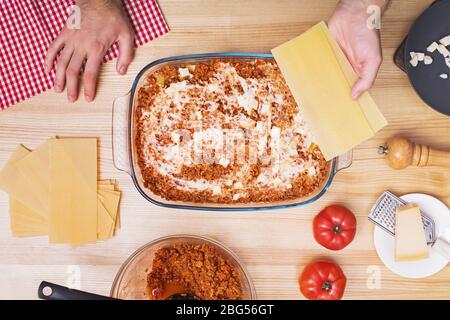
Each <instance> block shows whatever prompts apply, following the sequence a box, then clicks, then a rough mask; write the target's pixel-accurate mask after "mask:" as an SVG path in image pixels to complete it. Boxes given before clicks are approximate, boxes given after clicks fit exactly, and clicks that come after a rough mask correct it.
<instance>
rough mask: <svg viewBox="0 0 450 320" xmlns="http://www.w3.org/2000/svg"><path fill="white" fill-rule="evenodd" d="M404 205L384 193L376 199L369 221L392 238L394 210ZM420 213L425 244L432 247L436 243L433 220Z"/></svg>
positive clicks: (393, 232)
mask: <svg viewBox="0 0 450 320" xmlns="http://www.w3.org/2000/svg"><path fill="white" fill-rule="evenodd" d="M406 204H407V203H406V202H405V201H403V200H402V199H400V198H399V197H397V196H395V195H394V194H392V193H391V192H389V191H385V192H383V194H382V195H381V196H380V198H378V200H377V202H376V203H375V205H374V206H373V207H372V210H370V213H369V220H370V221H372V222H373V223H374V224H376V225H377V226H379V227H380V228H382V229H383V230H384V231H386V232H388V233H390V234H391V235H393V236H394V235H395V212H396V209H397V208H398V207H400V206H404V205H406ZM420 213H421V215H422V222H423V228H424V230H425V238H426V240H427V243H428V244H431V245H433V244H434V243H435V242H436V233H435V226H434V220H433V219H432V218H430V217H429V216H427V215H426V214H424V213H423V212H422V211H421V212H420Z"/></svg>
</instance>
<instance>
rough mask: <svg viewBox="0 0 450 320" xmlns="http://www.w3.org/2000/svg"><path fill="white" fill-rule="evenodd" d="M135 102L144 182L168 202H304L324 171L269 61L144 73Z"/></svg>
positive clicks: (298, 113)
mask: <svg viewBox="0 0 450 320" xmlns="http://www.w3.org/2000/svg"><path fill="white" fill-rule="evenodd" d="M136 103H137V105H136V115H135V119H136V123H135V126H136V135H135V144H136V150H137V157H138V165H139V167H140V171H141V174H142V178H143V181H144V185H145V187H146V188H148V189H150V190H151V191H152V192H153V193H154V194H156V195H159V196H161V197H163V198H165V199H167V200H171V201H183V202H197V203H250V202H275V201H283V200H290V199H295V198H301V197H305V196H308V195H309V194H311V193H313V192H314V191H315V190H316V189H318V188H319V187H320V186H321V185H322V183H323V181H324V180H325V179H326V177H327V172H328V170H329V167H328V163H327V162H326V161H325V159H324V157H323V155H322V153H321V151H320V149H319V148H318V146H317V145H316V144H315V143H314V138H313V135H312V133H311V132H310V131H309V130H308V128H307V125H306V123H305V121H304V120H303V118H302V116H301V110H300V107H299V106H298V105H297V104H296V102H295V100H294V99H293V97H292V95H291V93H290V91H289V89H288V87H287V85H286V83H285V81H284V79H283V77H282V75H281V72H280V70H279V68H278V66H277V64H276V63H275V62H273V61H266V60H256V61H252V62H242V61H228V60H214V61H210V62H205V63H199V64H195V65H167V66H164V67H162V68H161V69H159V70H158V71H156V72H154V73H152V74H150V75H149V76H148V77H147V79H146V81H145V84H144V85H143V86H142V87H140V89H139V91H138V96H137V102H136Z"/></svg>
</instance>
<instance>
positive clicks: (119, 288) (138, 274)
mask: <svg viewBox="0 0 450 320" xmlns="http://www.w3.org/2000/svg"><path fill="white" fill-rule="evenodd" d="M180 242H183V243H191V244H203V243H205V242H206V243H207V244H209V245H210V246H212V247H214V248H216V249H217V250H218V252H220V253H221V254H223V255H224V257H225V258H226V259H228V260H229V261H231V262H232V263H234V265H235V266H236V268H237V270H238V272H239V277H240V283H241V286H242V292H243V294H242V296H243V300H256V291H255V288H254V286H253V282H252V280H251V278H250V276H249V274H248V272H247V270H246V269H245V267H244V265H243V264H242V263H241V262H240V261H239V259H238V257H237V256H236V255H235V254H234V253H233V252H232V251H231V250H230V249H228V248H226V247H225V246H224V245H222V244H220V243H219V242H217V241H215V240H213V239H209V238H205V237H200V236H193V235H184V234H183V235H173V236H168V237H163V238H159V239H156V240H153V241H151V242H149V243H148V244H146V245H144V246H143V247H141V248H140V249H138V250H137V251H136V252H134V253H133V254H132V255H131V256H130V257H129V258H128V259H127V260H126V261H125V262H124V263H123V264H122V266H121V267H120V270H119V272H118V273H117V275H116V278H115V279H114V283H113V285H112V288H111V297H113V298H116V299H125V300H149V299H150V292H149V290H148V288H147V274H148V273H149V272H150V271H151V270H152V263H153V258H154V255H155V252H156V251H157V250H159V249H160V248H163V247H165V246H170V245H173V244H175V243H180Z"/></svg>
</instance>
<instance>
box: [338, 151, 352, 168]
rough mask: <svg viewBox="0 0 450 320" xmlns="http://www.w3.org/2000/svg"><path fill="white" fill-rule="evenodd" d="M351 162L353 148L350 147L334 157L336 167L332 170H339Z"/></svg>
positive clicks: (348, 165)
mask: <svg viewBox="0 0 450 320" xmlns="http://www.w3.org/2000/svg"><path fill="white" fill-rule="evenodd" d="M352 162H353V149H350V150H349V151H347V152H346V153H344V154H341V155H340V156H339V157H337V158H336V167H335V169H334V172H335V173H336V172H339V171H341V170H344V169H347V168H348V167H350V166H351V165H352Z"/></svg>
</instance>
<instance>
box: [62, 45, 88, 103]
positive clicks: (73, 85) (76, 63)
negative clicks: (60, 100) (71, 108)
mask: <svg viewBox="0 0 450 320" xmlns="http://www.w3.org/2000/svg"><path fill="white" fill-rule="evenodd" d="M85 58H86V56H85V55H84V54H81V53H80V52H75V53H74V54H73V55H72V58H71V59H70V63H69V65H68V66H67V70H66V83H67V99H68V100H69V101H70V102H75V101H76V100H77V98H78V81H79V79H78V76H79V75H80V71H81V67H82V66H83V62H84V60H85Z"/></svg>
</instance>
